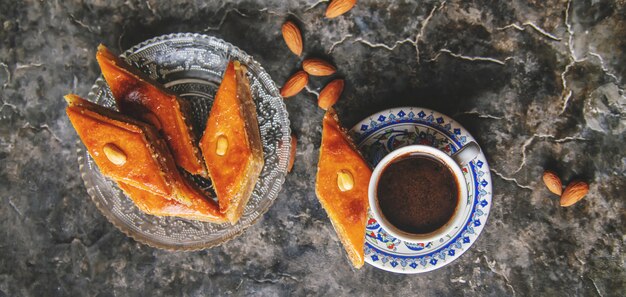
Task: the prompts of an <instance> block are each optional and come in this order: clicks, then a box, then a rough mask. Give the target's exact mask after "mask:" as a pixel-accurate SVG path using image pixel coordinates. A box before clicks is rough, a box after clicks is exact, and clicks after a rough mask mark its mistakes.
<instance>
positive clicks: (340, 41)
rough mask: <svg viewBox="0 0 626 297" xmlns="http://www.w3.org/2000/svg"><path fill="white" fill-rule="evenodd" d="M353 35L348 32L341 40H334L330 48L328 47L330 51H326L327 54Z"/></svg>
mask: <svg viewBox="0 0 626 297" xmlns="http://www.w3.org/2000/svg"><path fill="white" fill-rule="evenodd" d="M350 37H352V34H347V35H346V36H344V37H343V38H341V39H340V40H339V41H335V42H333V44H332V45H331V46H330V48H329V49H328V52H326V53H327V54H329V55H330V54H331V53H332V52H333V50H334V49H335V47H336V46H337V45H340V44H342V43H344V41H346V40H347V39H348V38H350Z"/></svg>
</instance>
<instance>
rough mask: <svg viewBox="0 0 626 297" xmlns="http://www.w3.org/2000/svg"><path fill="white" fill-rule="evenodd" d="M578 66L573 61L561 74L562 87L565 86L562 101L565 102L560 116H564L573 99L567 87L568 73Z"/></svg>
mask: <svg viewBox="0 0 626 297" xmlns="http://www.w3.org/2000/svg"><path fill="white" fill-rule="evenodd" d="M575 64H576V61H575V60H572V61H571V62H570V63H569V64H567V65H566V66H565V69H563V72H561V85H562V86H563V90H562V91H561V93H562V94H561V101H563V107H562V108H561V112H560V113H559V115H562V114H563V113H565V110H566V109H567V105H568V104H569V100H570V98H571V97H572V94H573V92H572V90H570V89H569V87H568V86H567V78H566V75H567V72H569V70H570V68H572V67H573V66H574V65H575Z"/></svg>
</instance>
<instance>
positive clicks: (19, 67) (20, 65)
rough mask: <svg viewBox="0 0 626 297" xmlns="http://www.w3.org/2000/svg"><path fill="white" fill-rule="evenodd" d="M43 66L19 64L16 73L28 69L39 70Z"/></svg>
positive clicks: (39, 64) (40, 64) (38, 64)
mask: <svg viewBox="0 0 626 297" xmlns="http://www.w3.org/2000/svg"><path fill="white" fill-rule="evenodd" d="M43 65H44V64H42V63H28V64H20V63H17V65H16V66H15V71H14V72H17V71H20V70H26V69H29V68H37V67H41V66H43Z"/></svg>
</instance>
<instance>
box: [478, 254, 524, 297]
mask: <svg viewBox="0 0 626 297" xmlns="http://www.w3.org/2000/svg"><path fill="white" fill-rule="evenodd" d="M483 258H484V259H485V263H487V267H489V270H491V271H492V272H493V273H495V274H497V275H499V276H501V277H502V278H503V279H504V283H505V284H506V286H507V287H509V288H511V291H512V292H513V296H516V294H517V292H515V288H513V286H512V285H511V282H510V281H509V278H508V277H506V275H504V273H502V272H498V271H496V269H495V268H496V261H493V262H489V259H487V256H485V255H484V254H483Z"/></svg>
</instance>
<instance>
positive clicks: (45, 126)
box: [20, 122, 63, 143]
mask: <svg viewBox="0 0 626 297" xmlns="http://www.w3.org/2000/svg"><path fill="white" fill-rule="evenodd" d="M20 129H23V130H25V129H27V130H32V131H35V132H40V131H44V130H45V131H48V133H50V136H52V138H54V139H55V140H56V141H58V142H59V143H63V141H61V138H59V137H58V136H57V135H56V134H55V133H54V131H52V129H51V128H50V126H48V124H42V125H39V127H35V126H33V125H32V124H31V123H30V122H26V124H24V125H23V126H22V127H21V128H20Z"/></svg>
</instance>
